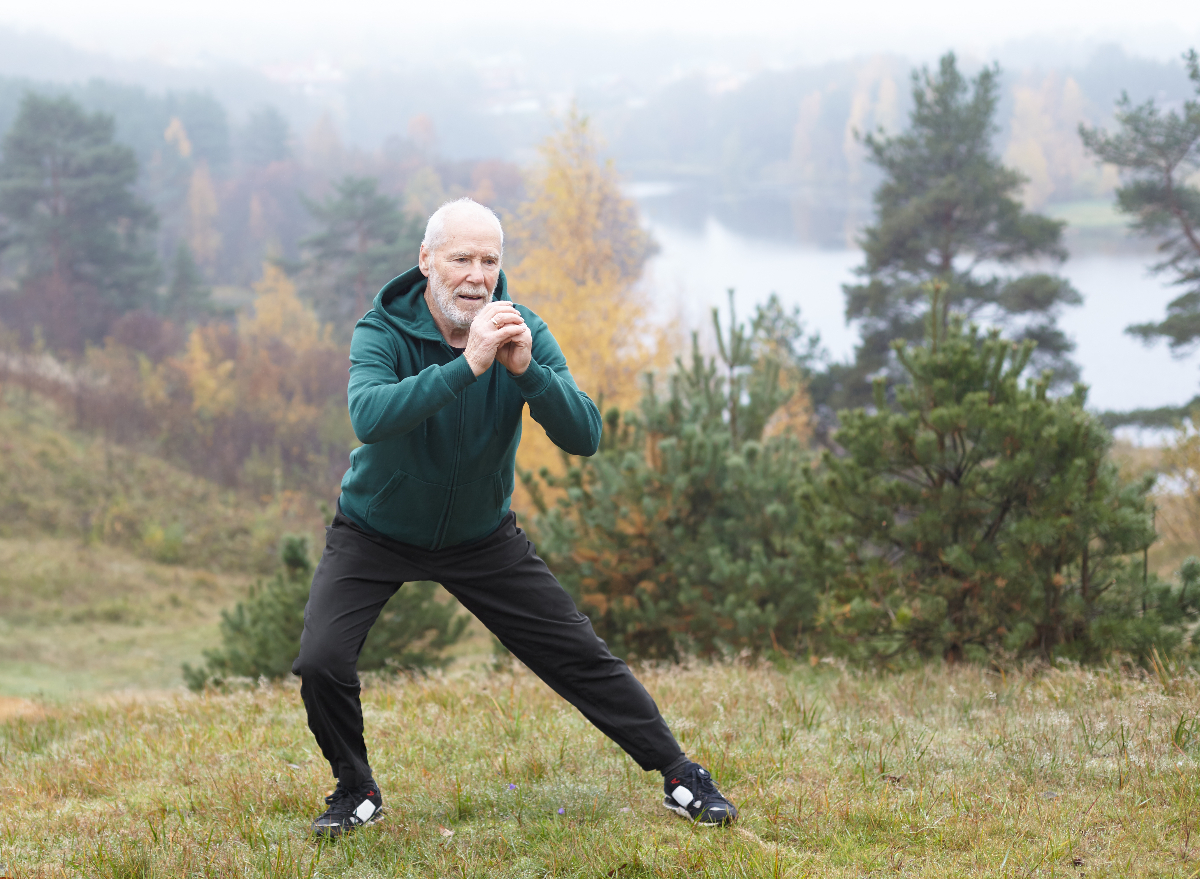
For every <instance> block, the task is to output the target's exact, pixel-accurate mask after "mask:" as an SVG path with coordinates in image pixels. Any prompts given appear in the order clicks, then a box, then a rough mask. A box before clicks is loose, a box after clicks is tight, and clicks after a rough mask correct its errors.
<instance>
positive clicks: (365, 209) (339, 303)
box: [300, 176, 424, 333]
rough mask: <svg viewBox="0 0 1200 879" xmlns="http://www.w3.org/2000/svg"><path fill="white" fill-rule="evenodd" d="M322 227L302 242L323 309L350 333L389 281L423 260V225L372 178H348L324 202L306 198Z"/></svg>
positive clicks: (310, 278) (310, 279)
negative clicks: (419, 254) (420, 258)
mask: <svg viewBox="0 0 1200 879" xmlns="http://www.w3.org/2000/svg"><path fill="white" fill-rule="evenodd" d="M304 204H305V206H306V207H307V208H308V210H309V212H310V213H311V214H312V215H313V217H314V219H316V220H317V222H318V223H320V224H321V227H322V228H321V230H320V231H319V232H317V233H316V234H314V235H310V236H309V237H308V238H305V239H304V240H303V241H302V242H300V243H301V246H302V247H304V248H305V249H306V251H307V257H306V270H307V274H308V285H307V286H308V289H309V291H310V292H311V295H312V297H313V300H314V301H315V303H316V305H317V310H318V312H319V313H320V314H321V315H322V316H323V317H325V318H326V319H327V320H330V321H332V322H333V324H334V326H336V327H339V328H343V329H344V330H345V331H346V332H347V333H348V332H349V331H350V330H351V329H352V328H353V326H354V321H356V320H357V319H358V317H359V316H360V315H362V314H363V313H364V312H365V311H366V310H367V308H368V307H369V306H370V304H371V299H372V298H373V297H374V295H375V293H376V292H377V291H378V290H379V288H380V287H382V286H383V285H384V284H385V283H386V282H387V281H389V280H391V279H392V278H394V277H395V276H396V275H398V274H400V273H401V272H403V271H405V270H407V269H409V268H411V267H412V266H414V265H416V263H417V254H418V251H419V250H420V246H421V236H422V234H423V232H424V229H423V227H422V225H421V224H420V223H419V222H418V221H417V220H416V218H414V217H410V216H407V215H406V214H405V213H404V212H403V211H401V209H400V203H399V201H397V200H396V199H395V198H392V197H391V196H388V195H385V194H383V193H381V192H379V181H377V180H375V179H373V178H370V177H353V176H348V177H344V178H343V179H342V180H340V181H339V182H337V183H335V184H334V192H333V194H331V195H330V196H329V197H328V198H326V199H325V200H324V201H321V202H315V201H311V200H308V199H305V202H304Z"/></svg>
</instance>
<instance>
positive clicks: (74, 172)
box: [0, 94, 158, 350]
mask: <svg viewBox="0 0 1200 879" xmlns="http://www.w3.org/2000/svg"><path fill="white" fill-rule="evenodd" d="M113 131H114V122H113V119H112V117H111V116H105V115H102V114H95V115H91V116H89V115H87V114H86V113H84V111H83V110H82V109H81V108H80V107H79V105H78V104H76V103H75V101H73V100H72V99H70V98H67V97H60V98H50V97H45V96H41V95H36V94H28V95H26V96H25V98H24V100H22V102H21V108H20V111H19V112H18V114H17V118H16V120H15V121H14V122H13V125H12V127H11V128H10V129H9V131H8V133H7V134H6V135H5V137H4V141H3V158H2V159H0V218H3V220H4V227H5V234H4V236H3V240H2V241H0V244H3V250H4V253H5V254H6V256H7V257H8V258H9V259H11V260H13V261H14V262H15V263H16V265H18V266H19V267H20V283H19V287H18V289H17V291H16V293H15V295H13V296H11V297H9V298H8V299H7V301H5V302H3V303H2V305H3V312H4V318H5V320H6V322H10V323H11V324H12V325H13V326H14V327H16V328H19V329H22V330H24V331H26V332H32V331H33V329H34V327H38V326H40V327H41V328H42V330H41V331H42V333H43V335H44V337H45V339H46V340H47V342H49V343H50V345H51V346H53V347H55V348H60V349H74V350H78V349H80V348H82V346H83V343H84V342H87V341H97V340H99V339H101V338H102V337H103V336H104V334H105V332H106V330H107V328H108V326H109V325H110V324H111V322H112V321H113V320H114V319H115V318H117V317H119V316H120V315H122V314H124V313H125V312H128V311H132V310H134V309H137V308H141V307H145V306H148V305H151V304H152V303H153V301H154V285H155V283H156V279H157V274H158V269H157V266H156V263H155V260H154V255H153V252H152V251H151V250H150V249H149V247H148V245H147V244H146V242H145V237H144V236H145V233H147V232H149V231H150V230H151V229H153V227H154V225H155V218H154V214H153V212H152V211H151V209H150V208H149V207H148V206H147V205H145V204H143V203H142V202H141V201H140V200H139V199H138V197H137V196H136V195H135V194H134V191H133V186H134V183H135V182H136V180H137V174H138V166H137V159H136V157H135V156H134V153H133V150H131V149H129V148H128V147H126V146H122V145H120V144H117V143H114V142H113Z"/></svg>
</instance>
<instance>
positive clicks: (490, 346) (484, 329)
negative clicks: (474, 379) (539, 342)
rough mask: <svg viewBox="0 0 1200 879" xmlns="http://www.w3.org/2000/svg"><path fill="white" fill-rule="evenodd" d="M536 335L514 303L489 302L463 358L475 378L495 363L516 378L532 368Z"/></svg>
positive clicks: (474, 325) (473, 326)
mask: <svg viewBox="0 0 1200 879" xmlns="http://www.w3.org/2000/svg"><path fill="white" fill-rule="evenodd" d="M532 353H533V334H532V333H531V332H530V331H529V327H527V326H526V325H525V318H523V317H521V313H520V312H519V311H517V309H516V306H514V305H513V304H512V303H511V302H499V301H497V302H489V303H488V304H487V305H485V306H484V307H483V308H481V309H480V310H479V314H477V315H475V320H473V321H472V322H471V332H470V335H469V336H468V337H467V348H466V351H465V352H464V353H463V356H464V357H466V358H467V363H468V364H469V365H470V367H471V371H472V372H473V373H475V375H476V376H480V375H483V374H484V373H485V372H487V371H488V367H490V366H491V365H492V362H493V361H497V362H498V363H499V364H500V365H501V366H503V367H504V368H505V369H507V370H508V371H509V372H511V373H512V374H513V375H521V374H523V373H524V372H525V370H526V369H528V368H529V360H530V356H531V355H532Z"/></svg>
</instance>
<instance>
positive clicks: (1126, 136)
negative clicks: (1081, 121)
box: [1079, 49, 1200, 350]
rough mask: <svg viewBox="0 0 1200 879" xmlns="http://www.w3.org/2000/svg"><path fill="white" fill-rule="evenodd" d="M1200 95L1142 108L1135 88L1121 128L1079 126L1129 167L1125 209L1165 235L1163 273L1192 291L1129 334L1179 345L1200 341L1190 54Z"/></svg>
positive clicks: (1092, 146)
mask: <svg viewBox="0 0 1200 879" xmlns="http://www.w3.org/2000/svg"><path fill="white" fill-rule="evenodd" d="M1184 61H1185V63H1186V64H1187V69H1188V76H1189V77H1190V78H1191V80H1192V82H1193V83H1194V84H1195V86H1196V97H1195V98H1194V99H1193V100H1190V101H1186V102H1185V103H1184V104H1183V106H1182V107H1181V108H1180V109H1178V110H1170V111H1168V112H1165V113H1164V112H1163V111H1162V109H1161V108H1160V107H1159V106H1158V105H1157V104H1156V103H1155V102H1154V100H1153V99H1151V100H1148V101H1146V102H1145V103H1144V104H1139V105H1137V106H1134V104H1133V102H1132V101H1130V99H1129V95H1128V94H1122V95H1121V99H1120V101H1118V102H1117V111H1116V118H1117V130H1116V131H1114V132H1112V133H1109V132H1106V131H1102V130H1101V129H1099V128H1088V127H1086V126H1084V125H1080V126H1079V134H1080V136H1081V137H1082V138H1083V143H1084V146H1086V147H1087V148H1088V149H1089V150H1091V151H1092V152H1093V153H1094V154H1095V155H1096V157H1097V158H1098V159H1100V160H1101V161H1103V162H1110V163H1112V164H1114V165H1116V166H1117V167H1119V168H1121V169H1122V170H1124V171H1125V172H1127V174H1128V177H1127V180H1126V183H1125V185H1124V186H1121V187H1120V188H1119V189H1118V190H1117V207H1118V208H1119V209H1120V210H1121V211H1122V212H1123V213H1126V214H1129V215H1131V216H1132V217H1133V228H1134V229H1136V230H1137V231H1138V232H1140V233H1141V234H1143V235H1146V236H1147V237H1150V238H1157V239H1159V245H1158V250H1159V253H1161V254H1162V255H1163V259H1162V261H1161V262H1159V263H1158V264H1157V265H1155V266H1154V270H1155V271H1156V272H1159V273H1162V274H1169V275H1173V276H1174V278H1173V281H1172V283H1173V284H1175V285H1176V286H1178V287H1180V288H1181V289H1182V290H1183V291H1184V292H1183V293H1182V294H1181V295H1180V296H1178V297H1177V298H1176V299H1175V300H1173V301H1172V302H1171V303H1170V304H1169V305H1168V306H1167V316H1166V318H1165V319H1163V320H1162V321H1159V322H1152V323H1144V324H1134V325H1133V326H1131V327H1129V328H1128V329H1127V332H1129V333H1132V334H1133V335H1135V336H1140V337H1141V338H1142V339H1144V340H1145V341H1147V342H1149V341H1152V340H1154V339H1160V338H1165V339H1167V340H1168V341H1169V342H1170V345H1171V348H1172V349H1175V350H1179V349H1182V348H1186V347H1188V346H1190V345H1192V344H1193V343H1195V342H1196V341H1197V340H1200V185H1198V184H1197V182H1196V174H1197V172H1198V171H1200V56H1198V55H1197V54H1196V51H1195V50H1194V49H1193V50H1192V51H1190V52H1187V53H1186V54H1185V55H1184Z"/></svg>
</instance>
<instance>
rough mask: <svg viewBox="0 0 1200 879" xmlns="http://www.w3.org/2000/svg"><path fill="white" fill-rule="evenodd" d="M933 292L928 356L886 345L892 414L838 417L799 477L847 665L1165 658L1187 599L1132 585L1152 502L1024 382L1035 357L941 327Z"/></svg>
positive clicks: (1094, 433)
mask: <svg viewBox="0 0 1200 879" xmlns="http://www.w3.org/2000/svg"><path fill="white" fill-rule="evenodd" d="M946 307H947V303H946V301H945V299H944V298H943V297H942V296H941V295H940V291H935V295H934V297H933V302H932V307H931V308H930V309H928V312H927V317H926V327H927V329H926V339H925V342H924V344H923V345H920V346H909V345H906V344H904V343H902V342H896V343H894V344H893V350H894V351H895V353H896V355H897V359H898V362H899V364H900V366H901V368H902V369H903V370H904V373H905V378H906V379H907V381H906V382H904V383H901V384H899V385H897V386H896V389H895V390H896V407H895V408H894V409H893V408H891V407H887V406H885V405H884V401H883V395H884V386H883V380H882V379H879V380H877V381H876V385H875V391H876V406H875V408H874V409H871V410H868V409H857V410H853V411H846V412H843V413H841V427H840V429H839V430H838V433H837V442H838V444H839V445H840V447H841V450H842V454H840V455H834V454H832V453H830V452H826V453H825V454H824V456H823V461H822V466H821V467H820V468H819V469H818V470H815V471H810V472H809V474H808V475H807V480H808V483H809V487H808V488H807V489H806V490H805V496H806V498H807V500H806V502H805V503H806V505H807V508H808V510H809V516H810V518H808V519H806V521H805V523H804V531H805V533H808V534H811V535H814V536H815V539H814V542H813V557H812V563H813V567H814V570H817V571H819V572H821V576H823V577H824V578H826V579H825V582H824V584H823V586H824V589H823V590H822V591H823V607H822V610H821V613H820V615H819V616H818V617H817V618H816V619H815V620H814V623H815V625H816V626H817V627H819V628H820V629H821V630H823V631H824V632H825V633H826V634H827V636H829V637H830V639H831V643H833V644H835V645H840V646H839V649H840V650H841V651H843V652H845V653H848V654H850V655H852V656H858V657H864V658H865V657H875V658H883V659H891V658H896V657H905V656H944V657H946V658H948V659H962V658H968V659H977V660H983V659H986V658H988V657H989V656H992V655H994V654H995V652H996V651H998V650H1002V649H1006V650H1009V651H1012V652H1013V653H1016V654H1032V655H1039V654H1040V655H1042V656H1045V657H1053V656H1060V655H1066V656H1069V657H1072V658H1075V659H1088V660H1096V659H1101V658H1103V657H1105V656H1107V655H1109V654H1110V653H1111V651H1114V650H1123V651H1126V652H1128V653H1132V654H1135V655H1141V656H1143V657H1144V656H1145V655H1146V654H1147V652H1148V651H1149V650H1150V649H1151V648H1152V647H1153V646H1155V645H1158V646H1160V647H1163V648H1166V647H1171V646H1174V645H1175V644H1178V643H1179V641H1180V639H1181V637H1182V632H1183V628H1182V625H1181V624H1183V623H1187V621H1188V620H1189V619H1192V618H1194V617H1195V616H1196V611H1197V610H1198V609H1200V601H1198V599H1200V595H1196V594H1194V590H1193V594H1191V595H1190V596H1189V595H1184V594H1181V593H1180V592H1179V590H1177V589H1174V588H1172V587H1168V586H1164V585H1163V584H1160V583H1158V582H1157V581H1154V582H1153V583H1149V582H1147V583H1146V584H1145V586H1144V583H1143V574H1144V571H1143V568H1142V564H1141V558H1140V554H1141V551H1142V550H1143V549H1144V548H1145V547H1147V546H1149V544H1150V543H1152V542H1153V541H1154V539H1155V533H1154V526H1153V522H1152V511H1151V508H1150V503H1149V500H1148V492H1149V490H1150V488H1151V486H1152V483H1153V479H1152V478H1150V479H1146V480H1141V481H1139V482H1136V483H1128V482H1125V481H1123V480H1122V479H1121V477H1120V475H1119V473H1118V470H1117V467H1116V465H1114V464H1113V463H1112V462H1111V461H1110V460H1109V458H1108V452H1109V449H1110V447H1111V444H1112V440H1111V437H1110V436H1109V435H1108V433H1107V431H1105V430H1104V429H1103V427H1102V426H1101V425H1100V423H1099V421H1098V420H1097V419H1096V418H1095V417H1094V416H1092V415H1090V414H1089V413H1088V412H1086V411H1085V409H1084V402H1085V399H1086V389H1085V388H1084V387H1083V386H1082V385H1077V386H1076V388H1075V391H1074V393H1072V394H1070V395H1068V396H1065V397H1061V398H1058V399H1055V398H1052V397H1050V396H1048V395H1047V380H1046V378H1045V377H1042V378H1039V379H1037V380H1030V381H1027V382H1025V383H1022V381H1021V378H1020V377H1021V375H1022V373H1023V372H1024V371H1025V367H1026V365H1027V363H1028V361H1029V358H1030V357H1031V355H1032V353H1033V343H1032V342H1031V341H1028V340H1026V341H1025V342H1022V343H1016V342H1012V341H1009V340H1006V339H1004V338H1002V337H1001V336H1000V334H999V331H998V330H992V331H990V332H988V333H986V334H985V333H982V332H981V331H980V330H979V329H978V328H977V327H976V326H974V325H968V324H967V323H966V322H965V321H964V320H963V318H962V317H961V315H952V316H947V315H946Z"/></svg>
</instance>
